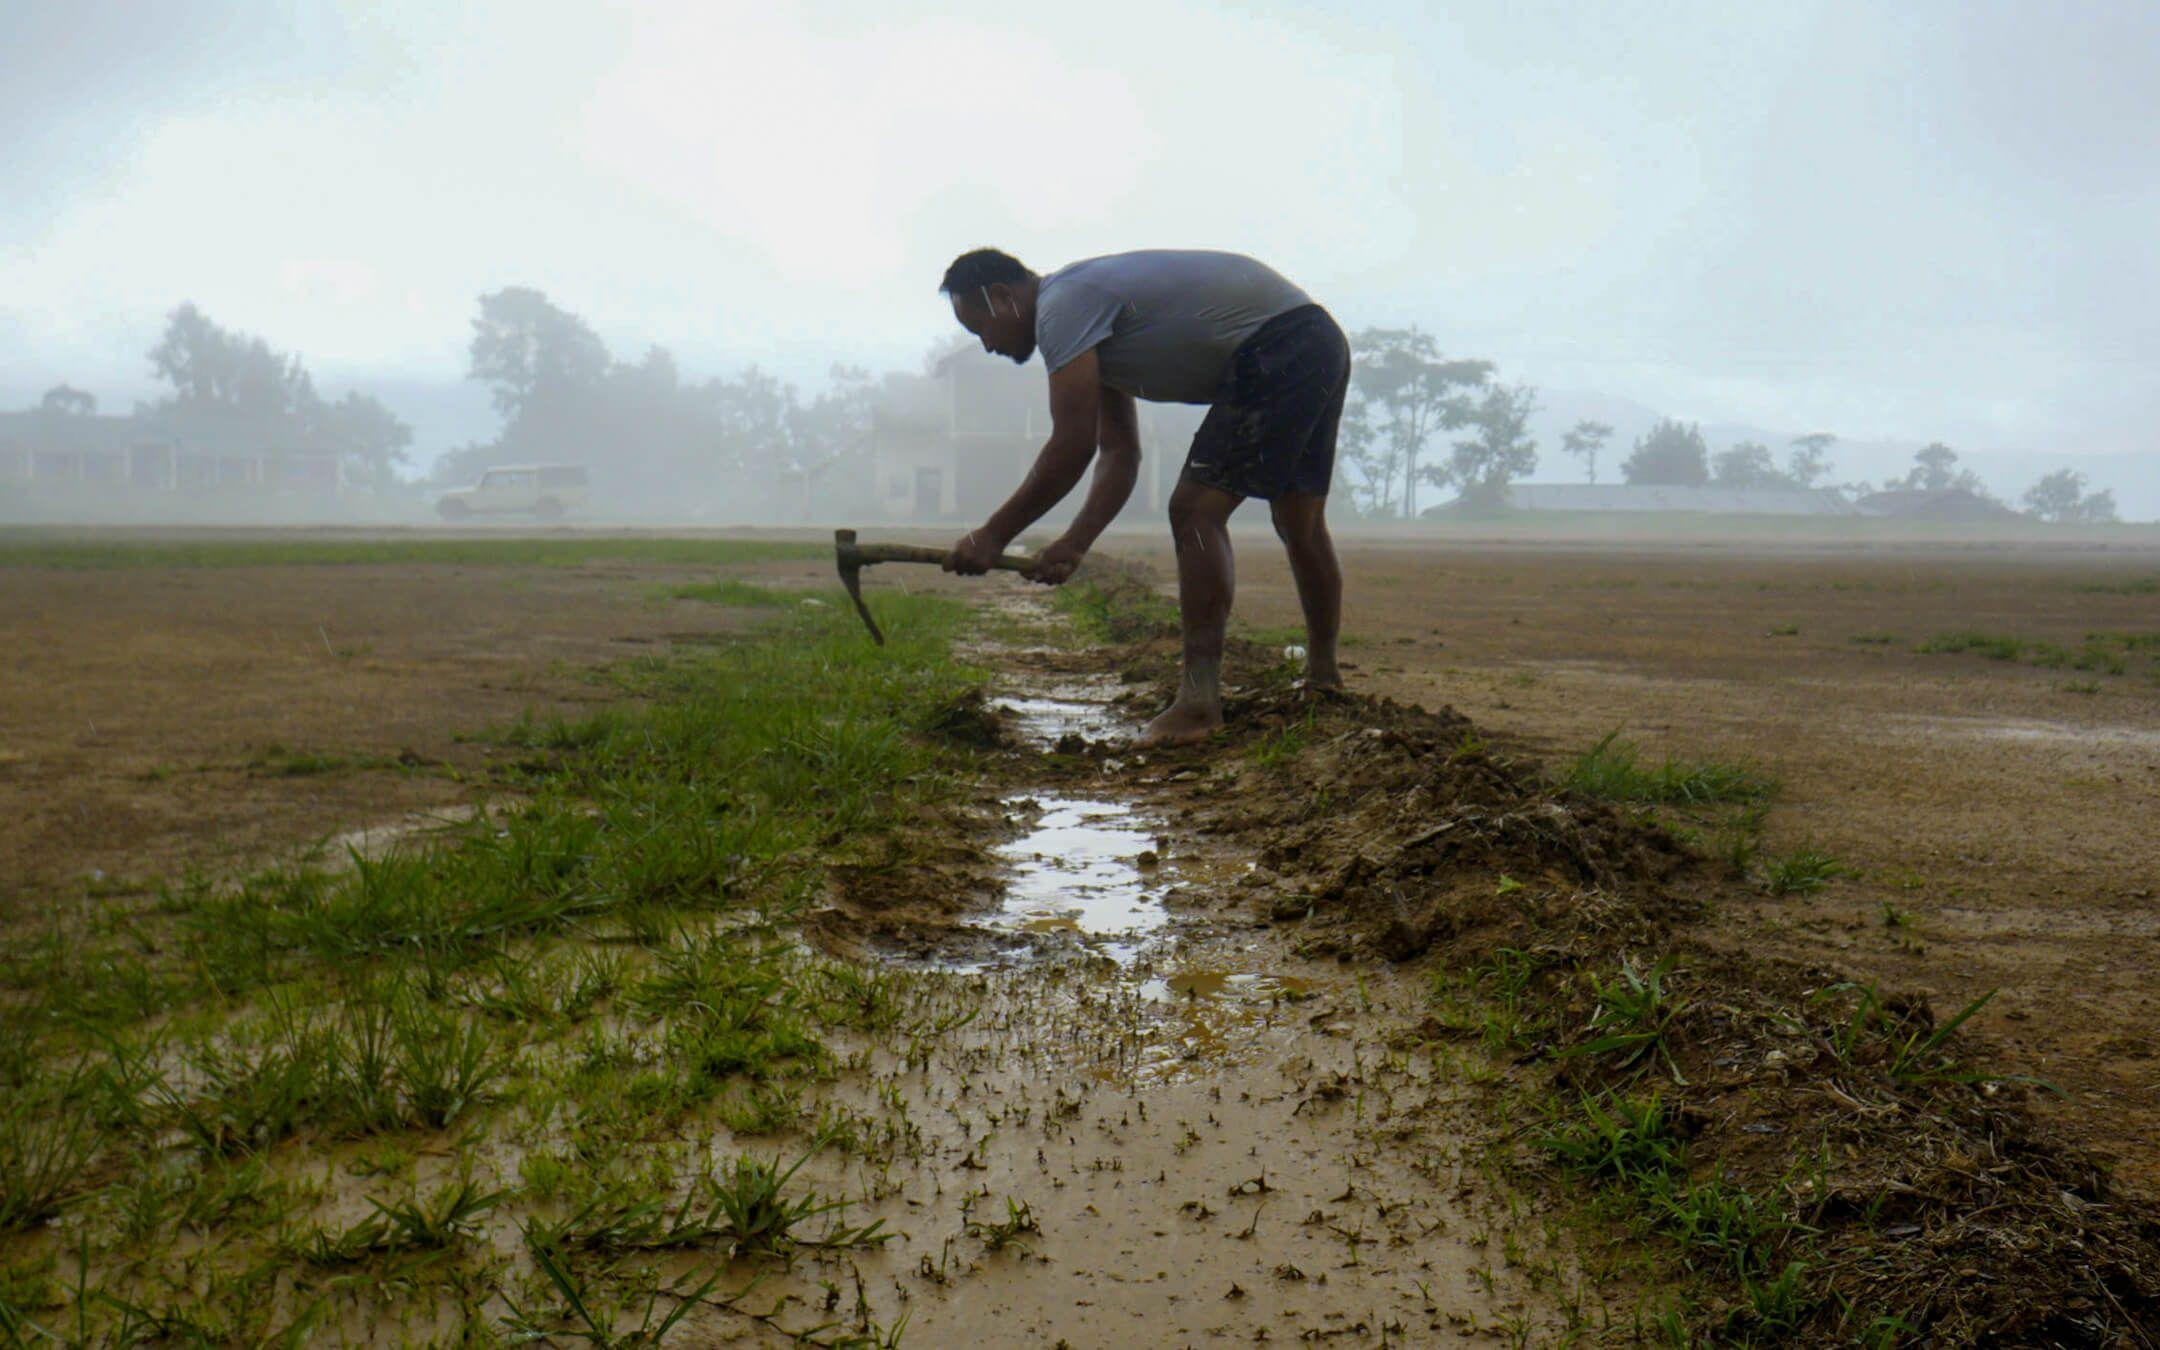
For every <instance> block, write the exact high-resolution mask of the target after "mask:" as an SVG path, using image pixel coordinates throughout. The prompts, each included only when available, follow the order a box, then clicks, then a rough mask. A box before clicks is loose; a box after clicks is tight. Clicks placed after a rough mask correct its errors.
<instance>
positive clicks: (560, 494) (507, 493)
mask: <svg viewBox="0 0 2160 1350" xmlns="http://www.w3.org/2000/svg"><path fill="white" fill-rule="evenodd" d="M586 486H587V478H586V473H585V466H584V465H582V464H503V465H498V466H497V467H495V468H492V469H489V470H488V471H487V472H485V473H483V474H481V475H480V481H479V482H477V483H475V484H473V485H472V486H471V487H462V488H451V489H450V490H449V491H447V492H445V493H443V495H442V496H441V497H439V498H438V499H436V502H435V511H436V513H437V514H438V515H440V516H441V517H442V518H443V519H444V520H464V519H466V518H467V517H469V516H477V515H504V514H516V515H531V516H535V517H537V518H539V519H541V520H561V519H562V517H563V513H564V512H565V511H570V510H575V509H577V508H580V507H583V506H584V505H585V489H586Z"/></svg>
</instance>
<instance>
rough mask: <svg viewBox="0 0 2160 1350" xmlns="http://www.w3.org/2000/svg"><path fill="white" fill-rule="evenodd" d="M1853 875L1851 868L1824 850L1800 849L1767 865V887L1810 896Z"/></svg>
mask: <svg viewBox="0 0 2160 1350" xmlns="http://www.w3.org/2000/svg"><path fill="white" fill-rule="evenodd" d="M1850 875H1851V869H1850V868H1848V867H1846V866H1845V865H1844V864H1843V863H1841V862H1839V861H1838V860H1837V859H1836V858H1834V857H1832V856H1830V855H1829V854H1828V853H1825V852H1823V851H1822V850H1821V849H1817V848H1799V849H1794V850H1793V851H1792V852H1790V853H1783V854H1779V855H1778V856H1776V857H1774V858H1772V859H1770V861H1769V862H1768V863H1767V864H1765V866H1764V868H1763V887H1764V889H1766V890H1768V891H1769V892H1770V894H1772V895H1810V894H1813V893H1814V892H1816V891H1819V890H1821V889H1822V888H1823V887H1825V886H1827V885H1829V884H1830V883H1831V881H1832V880H1834V879H1836V878H1838V877H1842V876H1850Z"/></svg>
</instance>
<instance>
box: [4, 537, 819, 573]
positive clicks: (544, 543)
mask: <svg viewBox="0 0 2160 1350" xmlns="http://www.w3.org/2000/svg"><path fill="white" fill-rule="evenodd" d="M831 555H832V546H831V545H830V544H823V543H816V542H812V541H802V542H797V541H793V540H778V539H680V538H638V537H635V536H630V537H607V538H564V539H549V538H512V539H433V538H412V539H381V538H378V539H323V538H293V539H258V538H219V539H145V540H115V541H99V540H91V539H70V538H52V537H38V536H34V535H28V536H17V537H12V538H10V537H7V536H5V535H0V567H53V568H68V569H76V570H81V569H93V568H114V567H290V566H356V565H375V566H395V565H408V566H410V565H428V566H442V567H448V566H489V567H577V566H582V565H584V564H587V563H596V562H629V563H649V564H668V565H682V566H699V567H718V566H724V565H727V564H730V563H746V562H765V561H771V560H777V559H794V558H823V557H830V556H831Z"/></svg>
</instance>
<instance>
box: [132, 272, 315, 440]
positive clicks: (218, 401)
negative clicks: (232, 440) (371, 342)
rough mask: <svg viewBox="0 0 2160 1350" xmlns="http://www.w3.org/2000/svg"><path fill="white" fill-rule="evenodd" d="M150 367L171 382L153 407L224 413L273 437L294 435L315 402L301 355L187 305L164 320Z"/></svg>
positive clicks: (196, 414)
mask: <svg viewBox="0 0 2160 1350" xmlns="http://www.w3.org/2000/svg"><path fill="white" fill-rule="evenodd" d="M150 365H151V367H152V368H153V369H154V370H155V371H156V372H157V374H158V378H160V379H162V380H164V381H165V382H166V383H167V384H169V385H171V386H172V391H173V392H172V396H171V397H170V398H169V399H166V400H164V401H163V402H162V403H160V404H159V405H158V406H159V407H160V408H161V409H163V410H164V411H167V412H170V413H176V414H179V415H181V416H183V417H188V416H194V417H197V418H200V417H204V416H208V415H214V414H223V415H225V419H226V421H227V423H228V424H243V425H246V426H248V427H249V428H251V429H252V430H255V431H257V432H260V433H263V434H268V435H271V436H283V437H287V438H291V437H296V436H297V435H298V434H299V431H300V427H301V424H302V423H304V422H305V420H306V418H307V417H308V415H309V414H310V413H311V412H312V410H313V409H314V407H315V405H316V403H317V402H318V401H319V400H318V399H317V397H316V394H315V385H314V382H313V381H311V380H310V379H309V378H308V373H307V371H306V369H305V368H304V367H302V366H301V364H300V358H299V357H297V356H288V355H286V354H285V353H283V352H279V351H275V350H273V349H272V348H271V346H270V344H269V343H267V342H264V341H263V340H262V339H261V338H259V337H250V336H248V335H247V334H245V333H235V332H230V331H228V330H226V329H224V328H220V327H219V326H218V325H217V324H215V323H213V322H211V321H210V319H209V318H208V317H207V316H205V315H204V314H203V312H202V311H201V310H199V309H197V308H196V307H195V306H194V305H192V304H184V305H182V306H180V307H179V308H178V309H176V310H174V311H173V312H172V313H171V314H170V315H168V316H167V317H166V320H165V332H164V334H163V336H161V337H160V338H159V339H158V344H157V346H155V347H152V348H151V349H150Z"/></svg>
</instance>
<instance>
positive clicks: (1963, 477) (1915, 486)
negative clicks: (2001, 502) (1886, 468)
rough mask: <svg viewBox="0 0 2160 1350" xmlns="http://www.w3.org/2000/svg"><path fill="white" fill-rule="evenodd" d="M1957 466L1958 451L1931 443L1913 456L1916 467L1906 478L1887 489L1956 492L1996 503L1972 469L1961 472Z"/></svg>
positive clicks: (1900, 479)
mask: <svg viewBox="0 0 2160 1350" xmlns="http://www.w3.org/2000/svg"><path fill="white" fill-rule="evenodd" d="M1957 462H1958V453H1957V451H1955V450H1952V449H1951V448H1950V447H1949V446H1947V445H1944V444H1943V443H1942V442H1941V441H1930V442H1929V443H1928V444H1926V445H1924V446H1922V447H1921V448H1920V449H1918V450H1916V451H1914V452H1913V466H1912V468H1911V469H1910V470H1909V471H1907V473H1906V474H1905V476H1904V477H1903V478H1893V479H1891V480H1890V481H1889V482H1888V483H1885V484H1884V485H1883V486H1884V487H1886V488H1903V489H1905V490H1907V491H1919V492H1944V491H1949V490H1952V489H1956V490H1959V491H1963V492H1970V493H1972V494H1973V495H1974V496H1977V497H1986V498H1987V499H1988V500H1989V501H1993V500H1994V497H1993V496H1992V495H1991V494H1990V493H1989V492H1988V490H1987V485H1986V484H1984V483H1982V482H1981V481H1980V475H1978V474H1976V473H1974V472H1973V471H1972V470H1971V469H1960V468H1959V467H1957Z"/></svg>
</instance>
